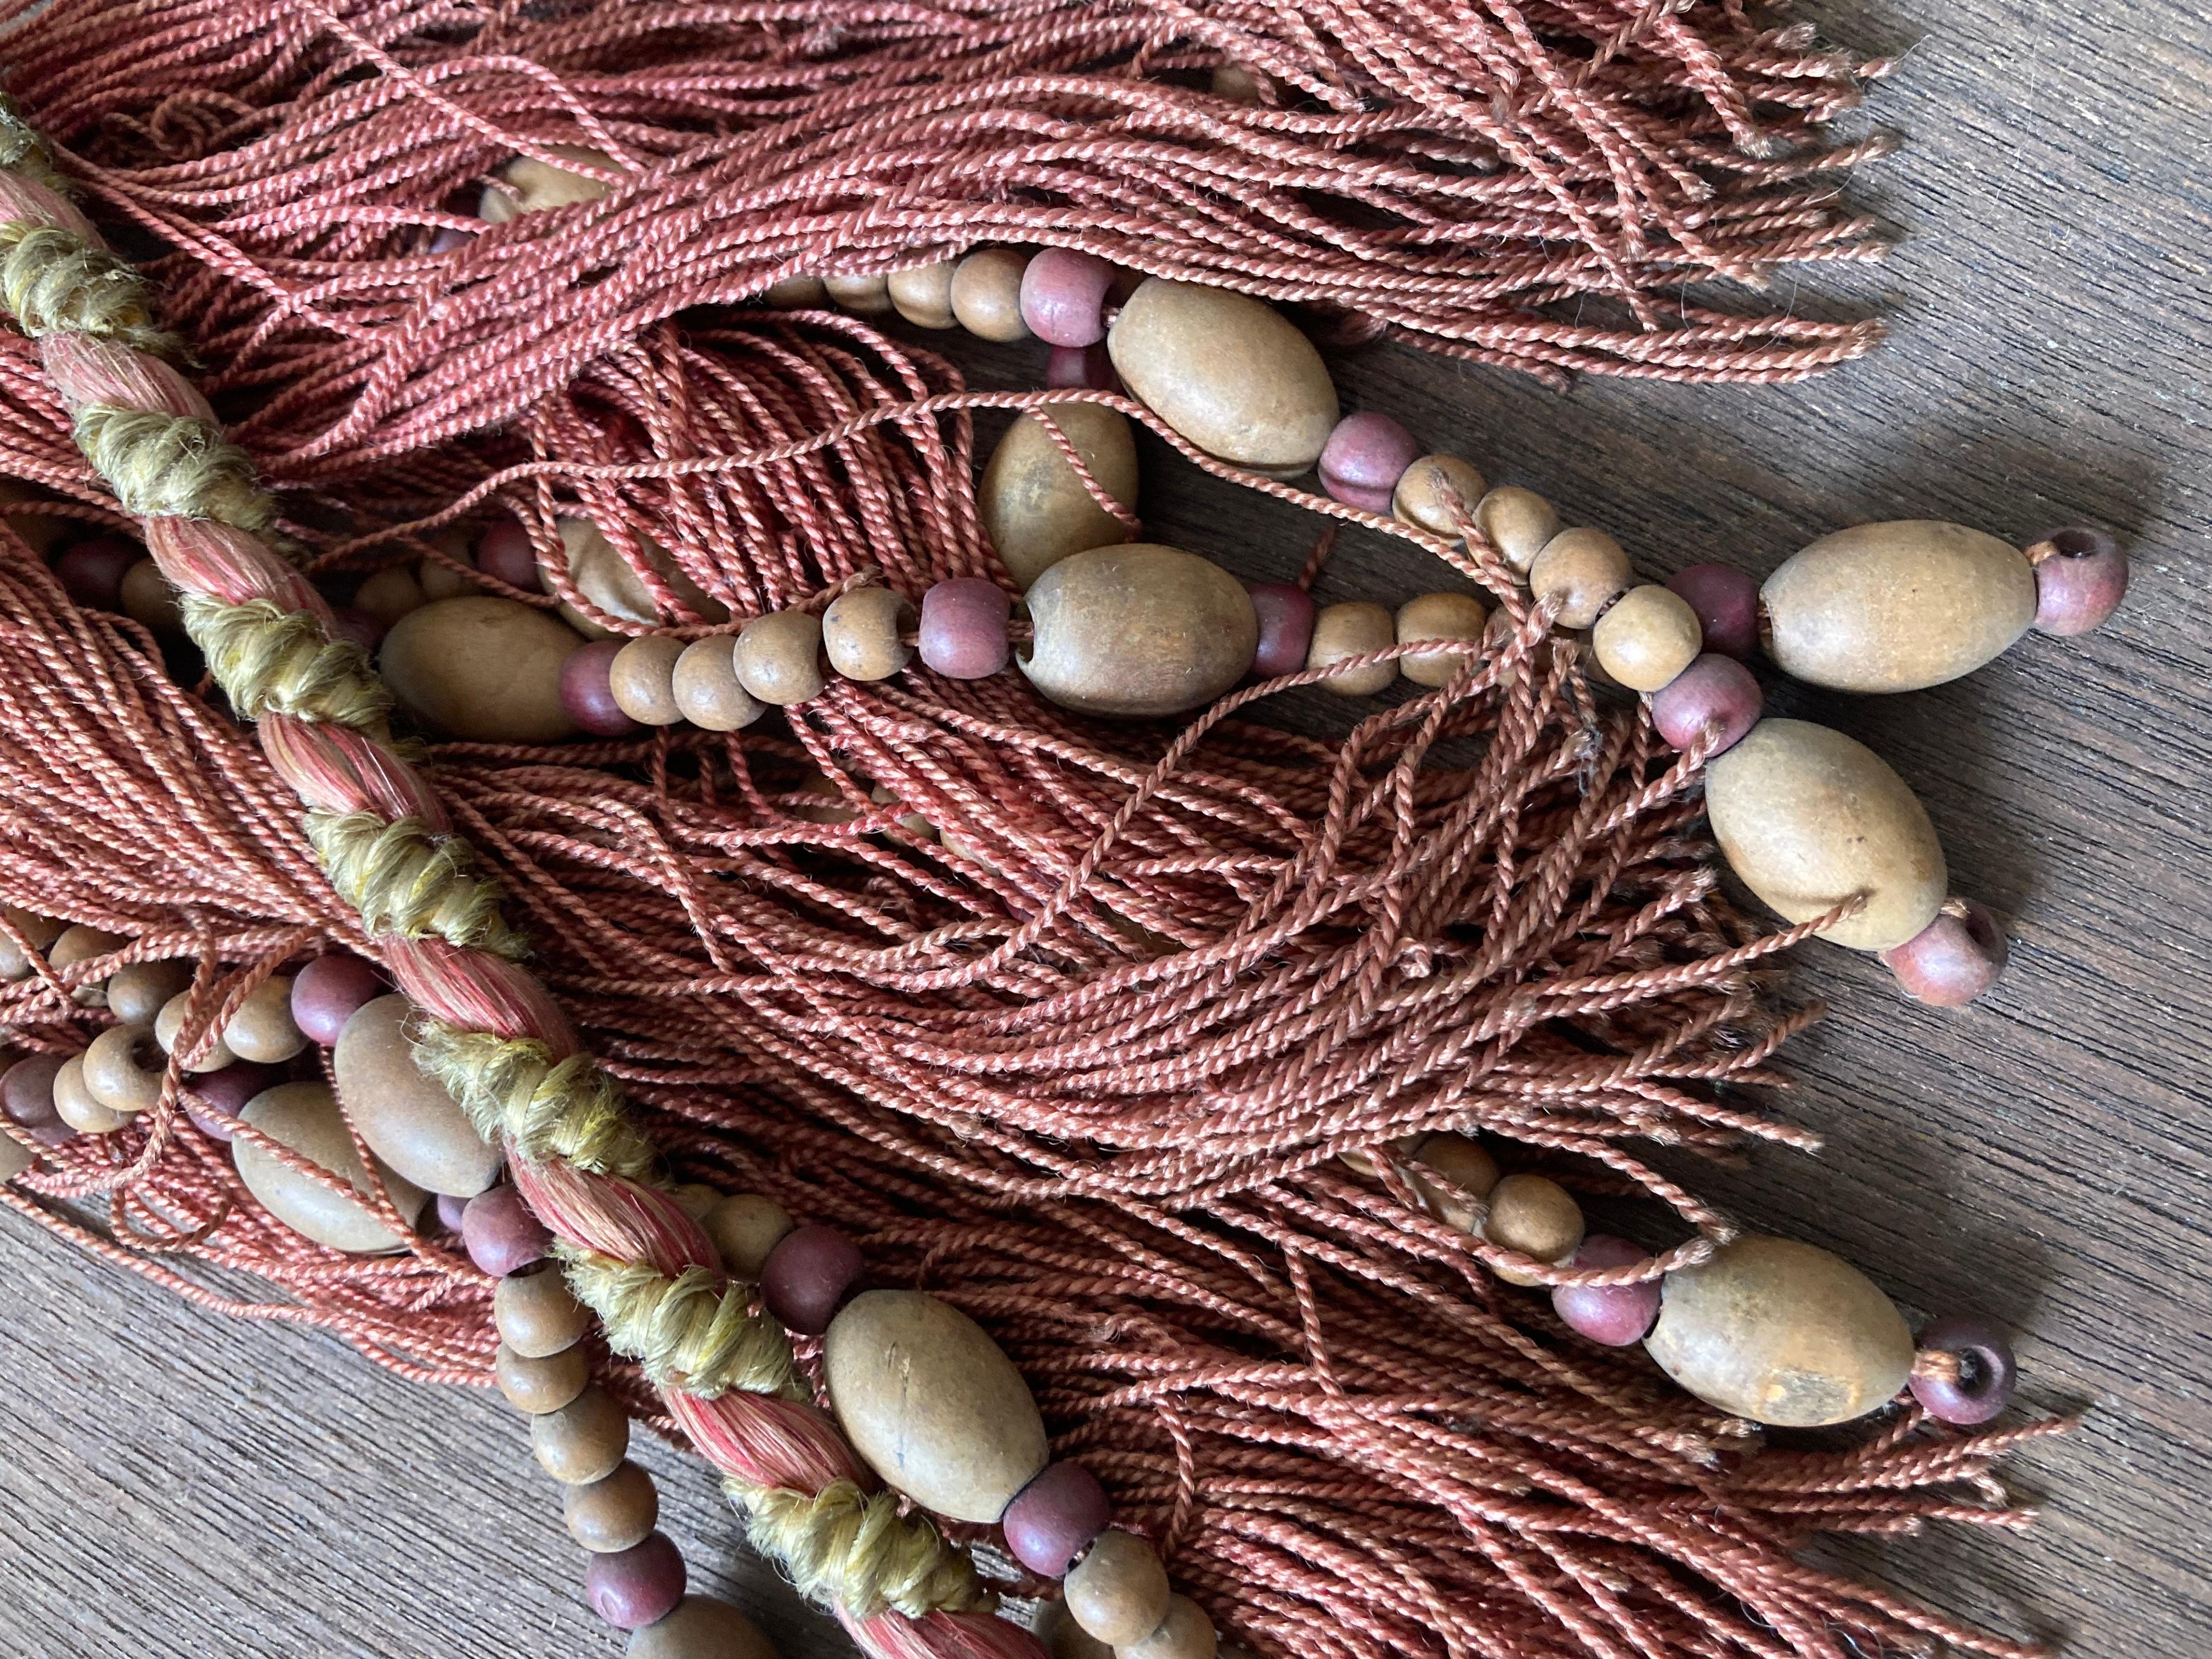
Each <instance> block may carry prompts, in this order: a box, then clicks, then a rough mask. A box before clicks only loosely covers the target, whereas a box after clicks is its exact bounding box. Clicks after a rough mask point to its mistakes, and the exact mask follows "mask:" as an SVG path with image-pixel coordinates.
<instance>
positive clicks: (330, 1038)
mask: <svg viewBox="0 0 2212 1659" xmlns="http://www.w3.org/2000/svg"><path fill="white" fill-rule="evenodd" d="M390 988H391V987H388V986H386V984H385V982H384V975H382V974H380V973H379V972H377V970H376V967H375V964H374V963H369V962H365V961H363V960H362V958H361V957H356V956H349V955H348V954H346V953H345V952H343V951H337V952H335V953H333V954H331V955H330V956H326V957H316V958H315V959H314V960H313V962H311V963H308V964H307V966H306V967H304V968H302V969H300V971H299V972H298V973H297V974H295V975H293V977H292V1024H295V1025H296V1026H298V1027H299V1028H300V1030H301V1033H302V1034H303V1035H304V1036H306V1037H307V1041H308V1042H316V1043H320V1044H321V1045H322V1046H323V1047H324V1048H331V1047H333V1046H334V1045H335V1044H336V1043H337V1040H338V1033H339V1032H341V1031H343V1030H345V1023H346V1022H347V1021H348V1020H349V1019H351V1018H353V1017H354V1015H355V1014H356V1013H358V1012H360V1011H361V1010H362V1009H363V1008H365V1007H367V1006H368V1005H369V1004H370V1003H372V1002H374V1001H375V1000H377V998H379V997H380V996H382V995H383V994H385V992H386V990H388V989H390Z"/></svg>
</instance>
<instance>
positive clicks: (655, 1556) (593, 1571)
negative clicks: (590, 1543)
mask: <svg viewBox="0 0 2212 1659" xmlns="http://www.w3.org/2000/svg"><path fill="white" fill-rule="evenodd" d="M584 1598H585V1600H586V1601H589V1602H590V1603H591V1604H592V1612H593V1613H598V1614H599V1617H600V1618H602V1619H604V1620H606V1621H607V1623H609V1624H610V1625H612V1626H614V1627H615V1628H616V1629H617V1630H643V1629H644V1628H645V1627H646V1626H647V1625H652V1624H658V1623H659V1621H660V1620H663V1619H665V1618H666V1617H668V1615H669V1614H670V1613H673V1612H675V1611H676V1604H677V1603H678V1601H682V1600H683V1599H684V1557H683V1555H682V1554H681V1553H679V1552H678V1549H677V1547H676V1546H675V1545H674V1544H672V1543H671V1542H670V1541H669V1538H668V1534H665V1533H659V1532H656V1533H654V1534H652V1536H650V1537H648V1538H647V1540H646V1541H644V1542H643V1543H641V1544H633V1545H631V1546H630V1547H629V1548H628V1549H626V1550H615V1551H612V1552H611V1553H608V1554H605V1555H594V1556H593V1557H592V1559H591V1562H590V1564H589V1565H586V1567H585V1569H584Z"/></svg>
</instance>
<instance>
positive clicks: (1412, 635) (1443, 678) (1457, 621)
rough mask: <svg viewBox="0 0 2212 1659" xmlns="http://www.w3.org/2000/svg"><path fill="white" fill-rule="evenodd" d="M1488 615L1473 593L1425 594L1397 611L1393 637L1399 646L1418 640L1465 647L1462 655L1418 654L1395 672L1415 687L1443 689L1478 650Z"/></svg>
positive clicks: (1400, 663) (1446, 652) (1401, 661)
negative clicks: (1449, 643) (1460, 644)
mask: <svg viewBox="0 0 2212 1659" xmlns="http://www.w3.org/2000/svg"><path fill="white" fill-rule="evenodd" d="M1489 621H1490V612H1489V611H1486V610H1485V609H1484V608H1483V605H1482V601H1481V600H1480V599H1476V598H1475V597H1474V595H1473V594H1472V593H1424V594H1422V595H1421V596H1420V597H1419V599H1408V600H1407V602H1406V603H1405V604H1403V605H1400V606H1399V607H1398V617H1397V627H1396V636H1397V641H1398V643H1399V644H1401V645H1411V644H1413V642H1414V641H1417V640H1441V641H1451V642H1453V643H1462V642H1463V643H1464V644H1465V645H1466V646H1467V647H1468V649H1466V650H1464V651H1450V650H1439V651H1417V652H1415V653H1413V655H1412V656H1409V657H1401V658H1399V659H1398V671H1399V672H1400V673H1401V674H1403V675H1404V676H1405V677H1406V678H1407V679H1409V680H1411V681H1413V684H1416V685H1443V684H1447V683H1448V682H1449V680H1450V679H1451V678H1452V676H1453V675H1455V674H1456V673H1458V672H1459V671H1460V670H1461V669H1462V668H1464V667H1465V666H1466V665H1467V664H1468V660H1469V659H1471V658H1473V657H1474V654H1475V653H1476V652H1477V651H1478V650H1480V647H1481V644H1482V631H1483V629H1484V628H1485V627H1486V626H1487V625H1488V623H1489Z"/></svg>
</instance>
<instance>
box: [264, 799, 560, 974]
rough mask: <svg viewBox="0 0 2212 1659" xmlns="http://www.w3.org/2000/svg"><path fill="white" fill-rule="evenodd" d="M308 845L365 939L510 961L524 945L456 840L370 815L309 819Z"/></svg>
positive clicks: (494, 888)
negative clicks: (417, 942) (384, 938)
mask: <svg viewBox="0 0 2212 1659" xmlns="http://www.w3.org/2000/svg"><path fill="white" fill-rule="evenodd" d="M307 839H308V841H309V842H313V845H314V848H315V853H316V855H317V856H318V857H319V858H320V859H321V860H322V861H323V868H324V870H325V872H327V873H328V874H329V876H330V878H331V886H333V887H335V888H337V891H338V896H340V897H341V898H343V899H344V900H345V901H346V902H347V903H349V904H350V905H352V906H353V908H355V909H356V910H358V911H359V912H360V913H361V920H362V926H363V927H366V928H368V931H369V932H370V933H384V934H394V935H397V936H398V937H399V938H401V939H425V938H429V937H434V936H435V937H436V938H438V939H444V940H446V941H447V943H448V944H451V945H459V946H460V947H461V948H462V949H463V950H475V951H492V952H494V953H495V954H496V955H499V956H502V957H507V958H508V959H509V960H510V961H512V960H514V959H515V958H518V957H520V956H521V955H522V954H523V951H524V946H523V942H522V940H521V939H520V936H519V935H517V934H516V933H515V932H514V930H513V929H512V928H511V927H508V926H507V923H506V921H503V920H502V919H501V916H500V914H499V900H500V892H499V884H497V883H496V882H494V881H489V880H487V879H485V878H483V877H480V876H474V875H471V874H470V873H469V867H470V866H471V863H472V862H473V861H474V857H475V854H474V853H473V851H472V850H471V848H470V846H469V844H468V843H467V842H465V841H463V840H462V839H461V838H460V837H459V836H433V835H432V834H430V832H429V831H428V829H425V828H424V826H423V823H422V819H420V818H415V817H406V818H400V819H398V820H397V821H391V820H387V819H385V818H381V817H378V816H377V815H376V814H375V813H374V812H318V811H310V812H309V813H308V814H307Z"/></svg>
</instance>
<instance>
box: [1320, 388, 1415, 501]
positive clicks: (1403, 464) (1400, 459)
mask: <svg viewBox="0 0 2212 1659" xmlns="http://www.w3.org/2000/svg"><path fill="white" fill-rule="evenodd" d="M1420 453H1421V447H1420V445H1419V443H1417V442H1415V441H1414V439H1413V434H1412V433H1410V432H1408V431H1407V430H1406V428H1404V427H1403V426H1401V425H1400V424H1399V423H1398V422H1396V421H1394V420H1392V419H1391V418H1390V417H1389V416H1388V415H1383V414H1380V413H1378V412H1376V410H1371V409H1367V410H1360V411H1359V412H1358V414H1355V415H1347V416H1345V417H1344V418H1343V419H1342V420H1340V421H1339V422H1337V423H1336V426H1335V428H1334V430H1333V431H1331V432H1330V434H1329V435H1328V442H1327V443H1325V444H1323V445H1322V451H1321V460H1320V462H1319V464H1318V466H1319V471H1320V473H1321V487H1322V489H1326V490H1327V491H1328V493H1329V494H1330V495H1333V496H1334V497H1335V498H1336V499H1337V500H1338V501H1342V502H1343V503H1344V504H1345V505H1346V507H1364V508H1365V509H1366V510H1367V511H1368V512H1370V513H1388V512H1389V510H1390V503H1391V500H1392V498H1393V497H1394V496H1395V494H1396V492H1397V489H1398V480H1399V479H1401V478H1402V477H1405V476H1406V469H1407V468H1408V467H1410V466H1411V465H1413V463H1414V461H1416V460H1417V459H1419V457H1420Z"/></svg>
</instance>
